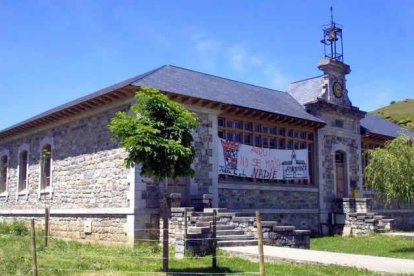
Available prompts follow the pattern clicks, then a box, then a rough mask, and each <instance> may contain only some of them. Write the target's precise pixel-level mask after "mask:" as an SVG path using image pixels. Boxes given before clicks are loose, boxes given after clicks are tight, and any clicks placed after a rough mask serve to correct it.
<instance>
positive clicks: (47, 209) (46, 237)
mask: <svg viewBox="0 0 414 276" xmlns="http://www.w3.org/2000/svg"><path fill="white" fill-rule="evenodd" d="M48 245H49V207H46V208H45V247H46V248H47V246H48Z"/></svg>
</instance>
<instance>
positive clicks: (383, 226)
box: [333, 198, 394, 236]
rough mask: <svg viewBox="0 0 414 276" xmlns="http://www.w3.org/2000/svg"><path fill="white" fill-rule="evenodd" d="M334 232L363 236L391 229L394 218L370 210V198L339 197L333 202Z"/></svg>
mask: <svg viewBox="0 0 414 276" xmlns="http://www.w3.org/2000/svg"><path fill="white" fill-rule="evenodd" d="M333 212H334V216H335V218H334V221H333V222H334V223H333V224H334V233H335V234H340V235H343V236H365V235H370V234H374V233H386V232H390V231H392V223H393V221H394V219H387V218H385V217H384V216H382V215H378V214H376V213H374V212H372V207H371V199H370V198H340V199H336V200H335V201H334V202H333Z"/></svg>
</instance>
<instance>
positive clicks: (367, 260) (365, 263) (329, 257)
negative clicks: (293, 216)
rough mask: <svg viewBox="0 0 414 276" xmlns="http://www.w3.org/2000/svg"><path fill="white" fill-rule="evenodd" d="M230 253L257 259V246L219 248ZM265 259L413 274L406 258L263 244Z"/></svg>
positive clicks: (409, 262)
mask: <svg viewBox="0 0 414 276" xmlns="http://www.w3.org/2000/svg"><path fill="white" fill-rule="evenodd" d="M220 249H221V250H223V251H226V252H228V253H230V254H232V255H236V256H240V257H244V258H249V259H257V258H258V257H257V255H258V249H257V246H237V247H222V248H220ZM264 254H265V259H266V260H268V261H285V262H297V263H314V264H324V265H341V266H350V267H357V268H361V269H367V270H370V271H375V272H381V273H400V274H401V273H410V274H414V261H412V260H406V259H396V258H386V257H374V256H367V255H356V254H346V253H334V252H326V251H316V250H307V249H295V248H287V247H275V246H264Z"/></svg>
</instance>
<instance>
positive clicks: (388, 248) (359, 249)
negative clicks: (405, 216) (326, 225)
mask: <svg viewBox="0 0 414 276" xmlns="http://www.w3.org/2000/svg"><path fill="white" fill-rule="evenodd" d="M311 249H313V250H323V251H334V252H343V253H353V254H363V255H372V256H382V257H392V258H404V259H414V240H413V239H406V238H401V237H390V236H385V235H372V236H366V237H341V236H334V237H323V238H314V239H311Z"/></svg>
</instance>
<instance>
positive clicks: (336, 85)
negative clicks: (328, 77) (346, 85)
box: [332, 82, 343, 98]
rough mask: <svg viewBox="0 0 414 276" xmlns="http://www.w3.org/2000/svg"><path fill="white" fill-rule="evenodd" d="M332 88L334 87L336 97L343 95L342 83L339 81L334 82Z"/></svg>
mask: <svg viewBox="0 0 414 276" xmlns="http://www.w3.org/2000/svg"><path fill="white" fill-rule="evenodd" d="M332 89H333V94H334V96H335V97H337V98H341V97H342V95H343V91H342V85H341V84H340V83H339V82H334V84H333V87H332Z"/></svg>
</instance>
